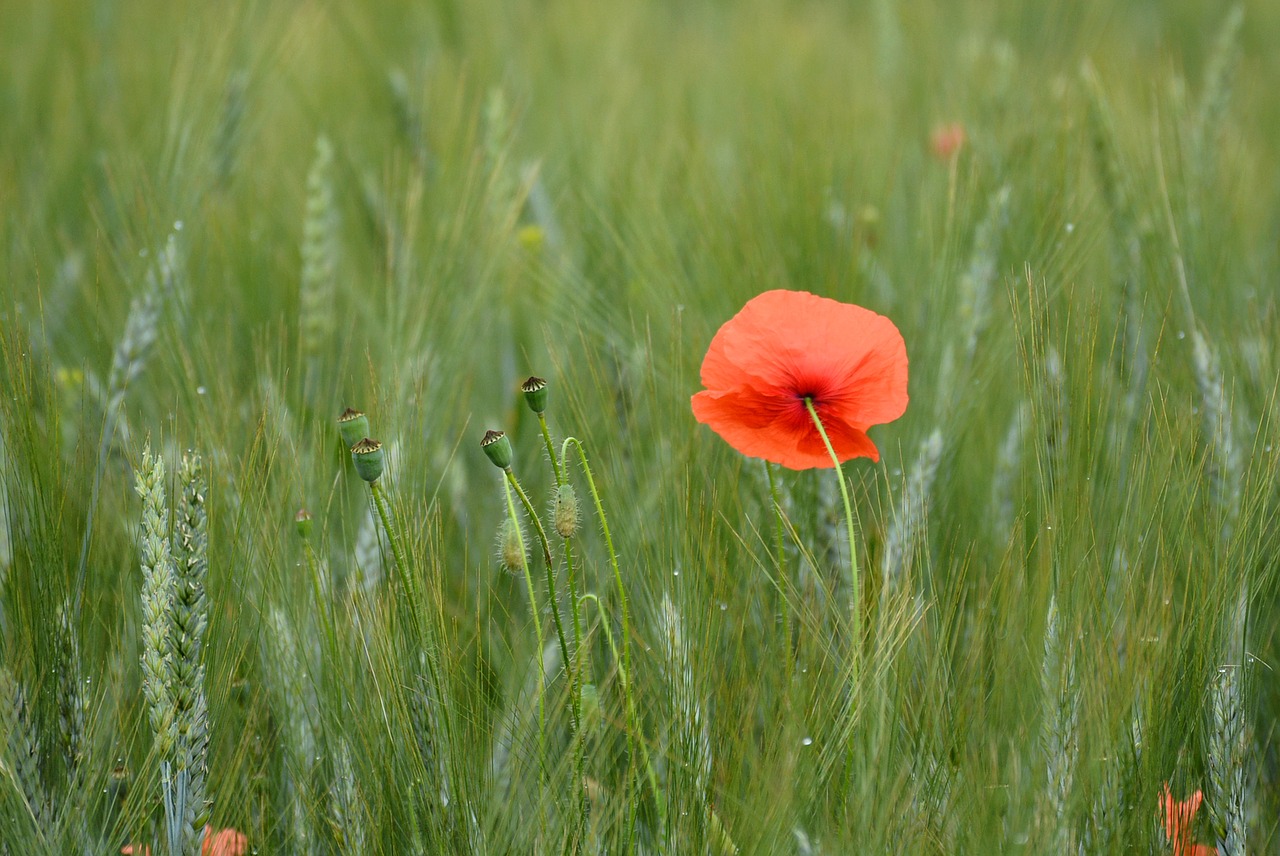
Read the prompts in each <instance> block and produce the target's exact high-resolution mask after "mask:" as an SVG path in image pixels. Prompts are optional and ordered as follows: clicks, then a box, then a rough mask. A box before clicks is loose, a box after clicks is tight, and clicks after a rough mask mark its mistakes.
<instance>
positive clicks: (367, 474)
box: [351, 437, 382, 484]
mask: <svg viewBox="0 0 1280 856" xmlns="http://www.w3.org/2000/svg"><path fill="white" fill-rule="evenodd" d="M351 460H352V461H354V462H355V465H356V472H357V473H359V474H360V478H362V479H364V480H365V481H367V482H369V483H370V484H373V483H374V482H376V481H377V480H378V478H379V477H380V476H381V475H382V444H381V443H379V442H378V441H377V440H370V439H369V438H368V437H365V438H364V439H363V440H361V441H360V442H358V443H356V444H355V445H354V446H352V447H351Z"/></svg>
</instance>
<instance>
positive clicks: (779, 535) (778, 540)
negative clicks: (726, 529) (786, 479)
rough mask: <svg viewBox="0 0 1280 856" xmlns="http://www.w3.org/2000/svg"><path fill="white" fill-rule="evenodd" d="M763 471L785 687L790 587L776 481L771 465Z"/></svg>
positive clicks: (789, 661) (789, 663)
mask: <svg viewBox="0 0 1280 856" xmlns="http://www.w3.org/2000/svg"><path fill="white" fill-rule="evenodd" d="M764 471H765V473H766V474H767V475H768V476H769V496H770V498H771V499H772V500H773V551H774V555H775V556H777V563H778V591H779V593H780V594H781V596H782V638H783V640H784V643H783V644H784V656H785V658H786V659H785V661H784V662H785V664H786V677H787V686H788V687H789V686H791V668H792V663H793V662H794V660H793V657H792V655H791V596H790V595H791V586H790V580H789V578H788V576H787V558H786V555H785V554H784V553H783V547H784V544H783V530H784V528H785V525H786V524H785V522H784V521H783V519H782V503H781V502H780V501H779V499H778V480H777V478H776V476H775V475H774V472H773V464H771V463H769V462H768V461H765V462H764Z"/></svg>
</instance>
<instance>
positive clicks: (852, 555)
mask: <svg viewBox="0 0 1280 856" xmlns="http://www.w3.org/2000/svg"><path fill="white" fill-rule="evenodd" d="M804 406H805V407H806V408H808V410H809V416H810V417H812V418H813V424H814V425H815V426H816V427H817V429H818V434H819V435H820V436H821V437H822V444H823V445H824V446H826V447H827V454H828V455H830V456H831V463H832V464H833V465H834V466H835V468H836V481H837V482H838V483H839V484H840V500H841V502H843V503H844V524H845V526H846V527H847V528H848V530H849V570H850V573H851V577H850V579H851V581H852V583H851V585H852V588H853V592H852V593H851V594H850V600H851V601H852V608H851V609H850V612H851V613H852V616H853V626H852V634H853V645H852V646H851V647H852V649H853V680H854V682H855V683H856V682H857V680H858V665H859V657H860V654H861V652H862V587H861V586H860V585H859V584H858V539H857V533H856V532H855V531H854V528H853V503H852V502H850V501H849V488H848V487H847V486H846V485H845V483H844V471H843V470H842V469H840V457H839V456H838V455H837V454H836V450H835V448H834V447H833V446H832V445H831V438H830V437H828V436H827V429H826V428H824V427H823V425H822V419H821V418H820V417H819V416H818V411H817V410H816V409H815V408H814V406H813V399H812V398H809V397H808V396H806V397H805V399H804Z"/></svg>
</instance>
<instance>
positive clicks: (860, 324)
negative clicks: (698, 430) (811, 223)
mask: <svg viewBox="0 0 1280 856" xmlns="http://www.w3.org/2000/svg"><path fill="white" fill-rule="evenodd" d="M702 385H703V386H705V387H706V389H705V390H704V391H702V392H699V393H698V394H696V395H695V396H693V415H694V417H695V418H697V420H698V421H699V422H701V423H703V424H704V425H707V426H709V427H710V428H711V430H713V431H715V432H716V433H717V434H719V435H720V436H721V437H723V438H724V440H725V442H727V443H728V444H729V445H730V446H732V447H733V448H735V449H737V450H738V451H739V452H741V453H742V454H744V455H747V456H748V457H753V458H764V459H765V460H766V461H772V462H774V463H775V464H781V465H782V466H784V467H789V468H790V469H793V470H805V469H809V468H811V467H832V466H834V464H833V463H832V461H831V456H830V455H828V454H827V450H826V447H825V446H824V445H823V443H822V436H821V435H820V434H819V433H818V430H817V428H816V427H815V426H814V424H813V419H812V417H811V416H810V415H809V411H808V409H807V408H806V407H805V399H806V398H809V399H812V401H813V405H814V409H816V410H817V411H818V416H819V418H821V420H822V425H823V428H824V429H825V430H826V432H827V436H828V437H829V438H830V439H831V445H832V448H834V449H835V452H836V456H837V457H838V458H839V459H840V460H841V461H847V460H848V459H850V458H857V457H867V458H871V459H872V460H873V461H878V460H879V459H880V453H879V451H878V450H877V449H876V447H875V444H874V443H872V442H871V439H870V438H869V437H867V434H866V432H867V429H868V428H869V427H871V426H872V425H879V424H882V423H884V422H890V421H892V420H894V419H897V418H898V417H899V416H901V415H902V413H903V411H905V410H906V409H907V348H906V345H905V344H904V343H903V341H902V334H901V333H899V332H898V328H897V327H895V326H894V325H893V322H892V321H890V320H889V319H888V318H885V317H884V316H883V315H877V314H876V313H874V312H872V311H871V310H869V309H863V308H862V307H861V306H854V305H852V304H849V303H840V302H838V301H835V300H831V299H829V298H826V297H818V296H817V295H813V294H809V293H808V292H805V291H785V290H777V291H766V292H765V293H764V294H761V295H759V296H757V297H754V298H752V299H751V300H749V301H748V302H747V305H746V306H744V307H742V310H741V311H740V312H738V314H737V315H735V316H733V318H731V319H729V321H727V322H726V323H725V324H724V326H723V327H721V328H720V330H719V331H718V332H717V333H716V335H715V336H714V337H713V338H712V339H711V346H710V347H709V348H707V355H706V357H704V358H703V360H702Z"/></svg>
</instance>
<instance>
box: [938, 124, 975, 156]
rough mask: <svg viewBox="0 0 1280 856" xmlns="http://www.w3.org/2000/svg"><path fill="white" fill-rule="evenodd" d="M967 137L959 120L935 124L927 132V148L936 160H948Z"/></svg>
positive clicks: (958, 149)
mask: <svg viewBox="0 0 1280 856" xmlns="http://www.w3.org/2000/svg"><path fill="white" fill-rule="evenodd" d="M968 138H969V135H968V134H966V133H965V130H964V125H961V124H960V123H959V122H949V123H947V124H944V125H935V126H934V128H933V132H932V133H930V134H929V150H930V151H931V152H933V156H934V157H935V158H937V159H938V160H941V161H949V160H951V158H952V157H953V156H954V155H955V154H956V152H958V151H960V149H961V147H962V146H964V144H965V140H967V139H968Z"/></svg>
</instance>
